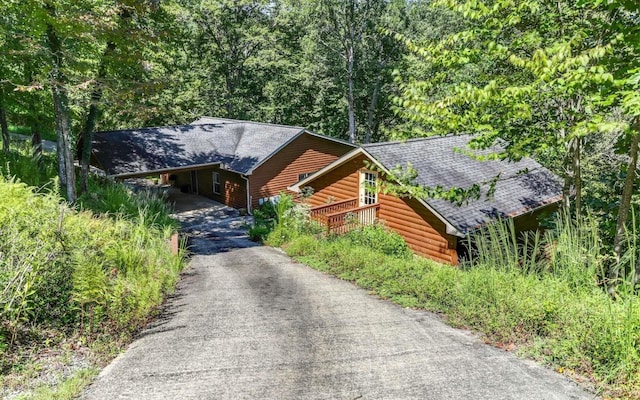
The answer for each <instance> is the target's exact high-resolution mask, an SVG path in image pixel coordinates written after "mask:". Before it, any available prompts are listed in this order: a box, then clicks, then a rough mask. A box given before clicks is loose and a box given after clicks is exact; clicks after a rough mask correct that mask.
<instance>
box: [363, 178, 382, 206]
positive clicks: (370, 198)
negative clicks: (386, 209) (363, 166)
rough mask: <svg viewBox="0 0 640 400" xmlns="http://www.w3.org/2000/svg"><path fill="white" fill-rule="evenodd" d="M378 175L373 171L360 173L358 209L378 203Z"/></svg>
mask: <svg viewBox="0 0 640 400" xmlns="http://www.w3.org/2000/svg"><path fill="white" fill-rule="evenodd" d="M377 181H378V173H377V172H373V171H367V170H362V171H360V202H359V203H360V207H362V206H367V205H370V204H376V203H377V202H378V187H377Z"/></svg>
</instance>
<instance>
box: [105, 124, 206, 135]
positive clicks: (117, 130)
mask: <svg viewBox="0 0 640 400" xmlns="http://www.w3.org/2000/svg"><path fill="white" fill-rule="evenodd" d="M203 125H206V124H203ZM194 126H198V125H191V124H183V125H159V126H144V127H142V128H126V129H110V130H106V131H95V133H108V132H134V131H148V130H152V129H163V128H182V127H190V128H193V127H194Z"/></svg>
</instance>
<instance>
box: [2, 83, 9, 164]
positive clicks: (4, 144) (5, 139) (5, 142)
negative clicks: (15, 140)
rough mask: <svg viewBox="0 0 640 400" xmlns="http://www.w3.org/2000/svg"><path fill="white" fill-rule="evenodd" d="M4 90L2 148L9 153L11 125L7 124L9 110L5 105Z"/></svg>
mask: <svg viewBox="0 0 640 400" xmlns="http://www.w3.org/2000/svg"><path fill="white" fill-rule="evenodd" d="M4 104H5V103H4V90H2V89H0V129H2V150H3V151H4V152H5V154H7V153H9V141H10V139H9V127H8V124H7V110H6V108H5V105H4Z"/></svg>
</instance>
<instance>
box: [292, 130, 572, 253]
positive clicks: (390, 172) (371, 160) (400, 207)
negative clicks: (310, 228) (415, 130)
mask: <svg viewBox="0 0 640 400" xmlns="http://www.w3.org/2000/svg"><path fill="white" fill-rule="evenodd" d="M470 139H471V137H470V136H468V135H460V136H444V137H442V136H438V137H431V138H425V139H415V140H408V141H406V142H387V143H375V144H367V145H363V146H362V147H360V148H357V149H354V150H353V151H351V152H349V153H347V154H345V155H344V156H342V157H340V158H338V159H337V160H335V161H333V162H332V163H330V164H328V165H327V166H326V167H324V168H322V169H321V170H319V171H318V172H316V173H315V174H312V175H310V176H309V177H307V178H305V179H303V180H302V181H300V182H298V183H296V184H295V185H293V186H292V187H291V190H293V191H295V192H301V191H303V190H304V188H310V189H311V190H310V192H312V194H311V195H310V197H308V198H307V199H306V200H305V201H307V202H308V203H309V204H310V205H311V206H312V209H311V215H312V218H314V219H316V220H318V221H321V222H322V223H324V224H326V225H327V229H328V231H330V232H344V231H346V230H348V229H351V228H352V227H353V226H354V225H358V224H363V223H364V224H367V223H372V222H374V221H378V220H379V221H382V222H383V223H384V224H385V225H386V226H387V227H389V228H390V229H392V230H394V231H396V232H398V233H399V234H400V235H401V236H402V237H403V238H404V239H405V241H406V242H407V244H408V245H409V246H410V247H411V249H413V251H414V252H415V253H417V254H419V255H422V256H425V257H428V258H431V259H434V260H436V261H439V262H443V263H448V264H452V265H455V264H457V263H458V253H459V252H460V251H463V250H464V248H463V247H462V242H463V241H462V240H461V239H463V238H465V237H466V235H467V234H468V233H469V232H471V231H473V230H475V229H478V228H479V227H481V226H482V225H483V224H485V223H487V222H488V221H490V220H492V219H495V218H497V217H502V218H513V219H514V222H515V226H516V229H517V230H527V229H533V228H535V227H537V217H538V216H539V215H540V214H541V213H543V212H545V211H551V210H553V209H555V207H556V206H557V203H558V202H559V201H560V200H561V198H562V190H561V185H560V183H559V179H558V178H557V177H556V176H555V175H553V174H552V173H551V172H550V171H549V170H547V169H546V168H544V167H542V166H541V165H540V164H538V163H537V162H536V161H534V160H532V159H528V158H525V159H522V160H521V161H518V162H509V161H506V160H490V161H480V160H479V157H477V156H480V155H483V154H484V155H487V154H490V153H491V152H492V151H495V150H496V149H488V150H486V151H484V152H474V153H476V154H475V155H473V156H472V155H471V154H470V153H469V152H470V151H471V150H470V149H469V148H468V146H467V145H468V143H469V140H470ZM407 166H410V168H408V167H407ZM398 169H404V170H405V172H406V171H408V170H411V171H412V173H413V174H417V175H415V176H412V177H411V178H412V182H413V183H414V184H416V185H419V186H422V187H426V188H435V187H440V188H443V189H445V190H447V189H450V188H470V187H472V186H474V185H476V187H480V196H479V198H477V199H475V200H474V199H469V200H468V201H466V202H464V203H462V204H461V205H456V204H453V203H451V202H450V201H448V200H444V199H432V198H415V197H412V196H410V195H408V196H407V195H394V194H391V193H388V192H387V191H386V190H384V188H385V186H389V185H388V183H389V182H393V183H396V184H398V183H399V181H398V180H397V178H396V177H398V176H399V174H398V172H397V171H398ZM489 182H494V185H489ZM385 183H387V185H385ZM401 186H402V185H401ZM489 190H492V191H493V194H492V195H490V196H488V191H489Z"/></svg>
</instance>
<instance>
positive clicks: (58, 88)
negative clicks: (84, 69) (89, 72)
mask: <svg viewBox="0 0 640 400" xmlns="http://www.w3.org/2000/svg"><path fill="white" fill-rule="evenodd" d="M47 8H48V11H49V12H50V14H51V15H52V16H53V17H55V12H54V10H53V8H52V7H50V6H49V7H47ZM47 44H48V47H49V50H50V51H51V55H52V57H53V64H52V70H51V81H52V82H51V92H52V96H53V110H54V113H55V120H56V133H57V135H58V141H57V146H56V149H57V152H58V177H59V179H60V192H61V193H63V194H65V195H66V196H67V201H68V202H70V203H73V202H75V201H76V197H77V196H76V179H75V171H74V169H73V168H74V167H73V153H72V152H71V147H70V142H71V136H72V134H71V118H70V115H69V108H68V97H67V90H66V88H65V84H66V78H65V76H64V74H63V72H62V65H63V60H62V42H61V41H60V38H59V37H58V35H57V33H56V32H55V30H54V28H53V26H51V25H49V26H47Z"/></svg>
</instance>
